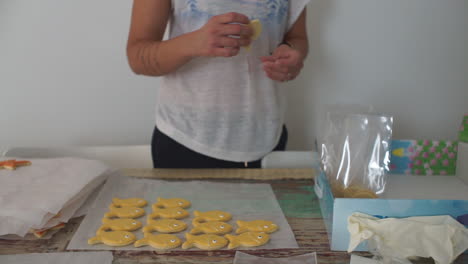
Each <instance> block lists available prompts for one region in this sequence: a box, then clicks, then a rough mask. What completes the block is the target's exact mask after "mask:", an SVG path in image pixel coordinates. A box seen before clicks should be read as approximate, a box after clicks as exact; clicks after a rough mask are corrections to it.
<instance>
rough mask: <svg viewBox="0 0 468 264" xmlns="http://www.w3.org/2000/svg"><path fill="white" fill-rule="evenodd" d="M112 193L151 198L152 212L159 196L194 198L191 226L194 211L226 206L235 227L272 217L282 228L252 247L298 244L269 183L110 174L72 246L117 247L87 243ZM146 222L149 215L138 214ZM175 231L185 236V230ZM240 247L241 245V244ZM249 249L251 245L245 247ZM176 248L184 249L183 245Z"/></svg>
mask: <svg viewBox="0 0 468 264" xmlns="http://www.w3.org/2000/svg"><path fill="white" fill-rule="evenodd" d="M113 197H119V198H129V197H140V198H144V199H146V200H147V201H148V202H149V205H148V206H146V207H145V210H146V212H147V214H148V213H151V211H152V210H151V208H150V205H151V204H152V203H154V202H156V199H157V197H164V198H173V197H180V198H184V199H187V200H189V201H191V202H192V207H191V208H189V209H188V211H189V212H191V217H189V218H186V219H183V220H182V221H184V222H185V223H187V224H188V225H189V228H188V229H187V230H186V231H188V230H190V229H191V228H192V225H191V222H192V219H193V214H192V212H193V211H194V210H198V211H202V212H203V211H209V210H223V211H227V212H229V213H231V214H232V215H233V219H232V220H231V221H229V223H230V224H231V225H233V227H234V229H236V228H237V225H236V224H235V221H236V220H247V221H248V220H256V219H263V220H271V221H273V222H275V223H276V224H277V225H279V227H280V228H279V230H278V231H277V232H275V233H273V234H271V240H270V242H269V243H268V244H266V245H264V246H262V247H258V248H250V249H275V248H298V245H297V242H296V239H295V237H294V233H293V232H292V230H291V227H290V226H289V224H288V222H287V220H286V218H285V216H284V214H283V212H282V211H281V208H280V206H279V204H278V202H277V200H276V197H275V195H274V193H273V190H272V189H271V186H270V185H269V184H240V183H239V184H238V183H214V182H203V181H160V180H148V179H136V178H130V177H111V178H109V179H108V180H107V182H106V184H105V185H104V187H103V188H102V190H101V192H100V193H99V195H98V197H97V199H96V202H95V204H94V205H93V206H92V208H91V209H90V211H89V213H88V215H87V216H86V217H85V219H84V220H83V222H82V223H81V225H80V227H79V228H78V230H77V231H76V233H75V235H74V236H73V238H72V240H71V241H70V244H69V245H68V249H69V250H114V249H116V248H113V247H109V246H106V245H103V244H97V245H88V243H87V240H88V239H89V238H91V237H93V236H95V232H96V230H97V229H98V228H99V227H100V226H101V219H102V218H103V216H104V214H105V213H106V212H107V211H108V206H109V204H110V203H111V202H112V198H113ZM137 220H140V221H142V222H143V225H146V215H145V216H143V217H141V218H138V219H137ZM186 231H184V232H181V233H178V234H176V235H177V236H179V237H180V238H182V239H183V240H185V237H184V234H185V232H186ZM133 233H134V234H135V235H136V236H137V237H138V239H141V238H142V237H143V233H142V231H141V229H140V230H137V231H134V232H133ZM118 249H119V250H140V251H142V250H143V251H154V249H153V248H151V247H150V246H145V247H139V248H135V247H133V245H130V246H126V247H119V248H118ZM240 249H241V248H240ZM244 249H249V248H244ZM175 250H182V249H181V248H178V249H175Z"/></svg>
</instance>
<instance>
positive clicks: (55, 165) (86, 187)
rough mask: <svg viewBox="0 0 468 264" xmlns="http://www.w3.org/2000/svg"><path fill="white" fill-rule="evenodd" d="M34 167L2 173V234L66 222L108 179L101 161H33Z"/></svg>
mask: <svg viewBox="0 0 468 264" xmlns="http://www.w3.org/2000/svg"><path fill="white" fill-rule="evenodd" d="M30 161H31V163H32V165H31V166H26V167H21V168H18V169H16V170H14V171H9V170H0V182H1V183H2V184H1V185H0V235H6V234H16V235H19V236H24V235H25V234H26V233H27V232H28V231H29V229H30V228H36V229H40V228H43V227H46V226H53V225H54V223H55V222H66V221H68V220H69V218H71V217H72V216H73V214H74V213H75V211H77V210H78V208H80V207H81V205H82V204H83V203H84V202H85V200H86V198H87V197H86V196H89V195H90V194H91V192H92V191H93V190H94V189H95V188H96V187H97V186H99V185H100V184H102V182H103V181H104V180H105V178H106V177H107V174H106V172H107V171H108V167H107V166H106V165H104V164H103V163H101V162H99V161H94V160H85V159H77V158H57V159H30Z"/></svg>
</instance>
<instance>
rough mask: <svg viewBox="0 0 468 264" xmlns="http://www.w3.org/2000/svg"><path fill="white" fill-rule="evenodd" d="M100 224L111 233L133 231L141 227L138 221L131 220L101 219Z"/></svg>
mask: <svg viewBox="0 0 468 264" xmlns="http://www.w3.org/2000/svg"><path fill="white" fill-rule="evenodd" d="M102 223H103V226H104V227H105V229H106V230H113V231H134V230H137V229H139V228H140V227H141V226H142V223H141V222H140V221H138V220H135V219H131V218H116V219H109V218H103V219H102Z"/></svg>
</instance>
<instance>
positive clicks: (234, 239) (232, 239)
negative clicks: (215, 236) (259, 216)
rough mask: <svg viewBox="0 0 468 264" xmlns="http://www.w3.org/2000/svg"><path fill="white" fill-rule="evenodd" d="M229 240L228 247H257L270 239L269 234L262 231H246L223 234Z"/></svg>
mask: <svg viewBox="0 0 468 264" xmlns="http://www.w3.org/2000/svg"><path fill="white" fill-rule="evenodd" d="M225 237H226V238H227V239H228V240H229V245H228V249H233V248H237V247H240V246H242V247H259V246H262V245H265V244H266V243H268V241H270V236H269V235H268V234H267V233H263V232H246V233H242V234H240V235H238V236H234V235H225Z"/></svg>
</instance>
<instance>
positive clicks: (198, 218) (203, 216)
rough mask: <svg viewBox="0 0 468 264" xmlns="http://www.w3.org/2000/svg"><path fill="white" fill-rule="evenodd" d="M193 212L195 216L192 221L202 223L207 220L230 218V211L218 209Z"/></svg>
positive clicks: (227, 219) (225, 219) (224, 220)
mask: <svg viewBox="0 0 468 264" xmlns="http://www.w3.org/2000/svg"><path fill="white" fill-rule="evenodd" d="M193 214H194V215H195V218H194V219H193V221H192V223H202V222H209V221H220V222H227V221H229V220H231V218H232V215H231V214H230V213H228V212H223V211H219V210H213V211H207V212H200V211H194V212H193ZM194 225H195V224H194Z"/></svg>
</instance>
